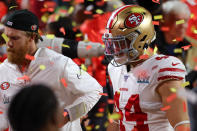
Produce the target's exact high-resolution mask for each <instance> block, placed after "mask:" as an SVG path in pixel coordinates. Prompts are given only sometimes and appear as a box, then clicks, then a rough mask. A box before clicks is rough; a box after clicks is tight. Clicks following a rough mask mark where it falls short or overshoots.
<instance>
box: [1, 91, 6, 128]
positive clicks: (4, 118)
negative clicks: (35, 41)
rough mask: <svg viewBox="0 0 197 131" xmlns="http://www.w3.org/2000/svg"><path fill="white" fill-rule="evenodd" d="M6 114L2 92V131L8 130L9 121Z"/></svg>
mask: <svg viewBox="0 0 197 131" xmlns="http://www.w3.org/2000/svg"><path fill="white" fill-rule="evenodd" d="M6 114H7V112H6V111H5V106H4V104H3V98H2V94H1V92H0V131H3V130H5V129H7V128H8V120H7V116H6Z"/></svg>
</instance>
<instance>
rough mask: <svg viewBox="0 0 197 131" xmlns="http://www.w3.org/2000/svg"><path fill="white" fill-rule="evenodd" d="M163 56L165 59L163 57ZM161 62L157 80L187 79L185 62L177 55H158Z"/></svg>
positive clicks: (159, 81)
mask: <svg viewBox="0 0 197 131" xmlns="http://www.w3.org/2000/svg"><path fill="white" fill-rule="evenodd" d="M162 58H163V59H162ZM156 60H158V63H159V70H158V72H157V73H158V74H157V82H158V83H161V82H164V81H167V80H183V81H184V80H185V75H186V69H185V66H184V65H183V63H182V62H181V61H180V60H179V59H178V58H176V57H172V56H162V57H156Z"/></svg>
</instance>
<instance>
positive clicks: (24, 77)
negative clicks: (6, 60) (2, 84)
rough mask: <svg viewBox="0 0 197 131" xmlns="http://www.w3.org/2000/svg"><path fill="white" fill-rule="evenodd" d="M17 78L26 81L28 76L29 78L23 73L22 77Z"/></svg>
mask: <svg viewBox="0 0 197 131" xmlns="http://www.w3.org/2000/svg"><path fill="white" fill-rule="evenodd" d="M17 80H26V81H29V80H30V78H29V76H27V75H24V76H23V77H18V78H17Z"/></svg>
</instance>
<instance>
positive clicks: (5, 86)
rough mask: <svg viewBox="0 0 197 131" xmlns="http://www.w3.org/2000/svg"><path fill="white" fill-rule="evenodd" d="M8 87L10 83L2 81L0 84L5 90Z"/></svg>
mask: <svg viewBox="0 0 197 131" xmlns="http://www.w3.org/2000/svg"><path fill="white" fill-rule="evenodd" d="M9 87H10V83H8V82H3V83H2V84H1V89H2V90H7V89H8V88H9Z"/></svg>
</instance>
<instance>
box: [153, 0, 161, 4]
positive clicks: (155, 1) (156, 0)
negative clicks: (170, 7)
mask: <svg viewBox="0 0 197 131" xmlns="http://www.w3.org/2000/svg"><path fill="white" fill-rule="evenodd" d="M152 2H154V3H157V4H160V2H159V0H152Z"/></svg>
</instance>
